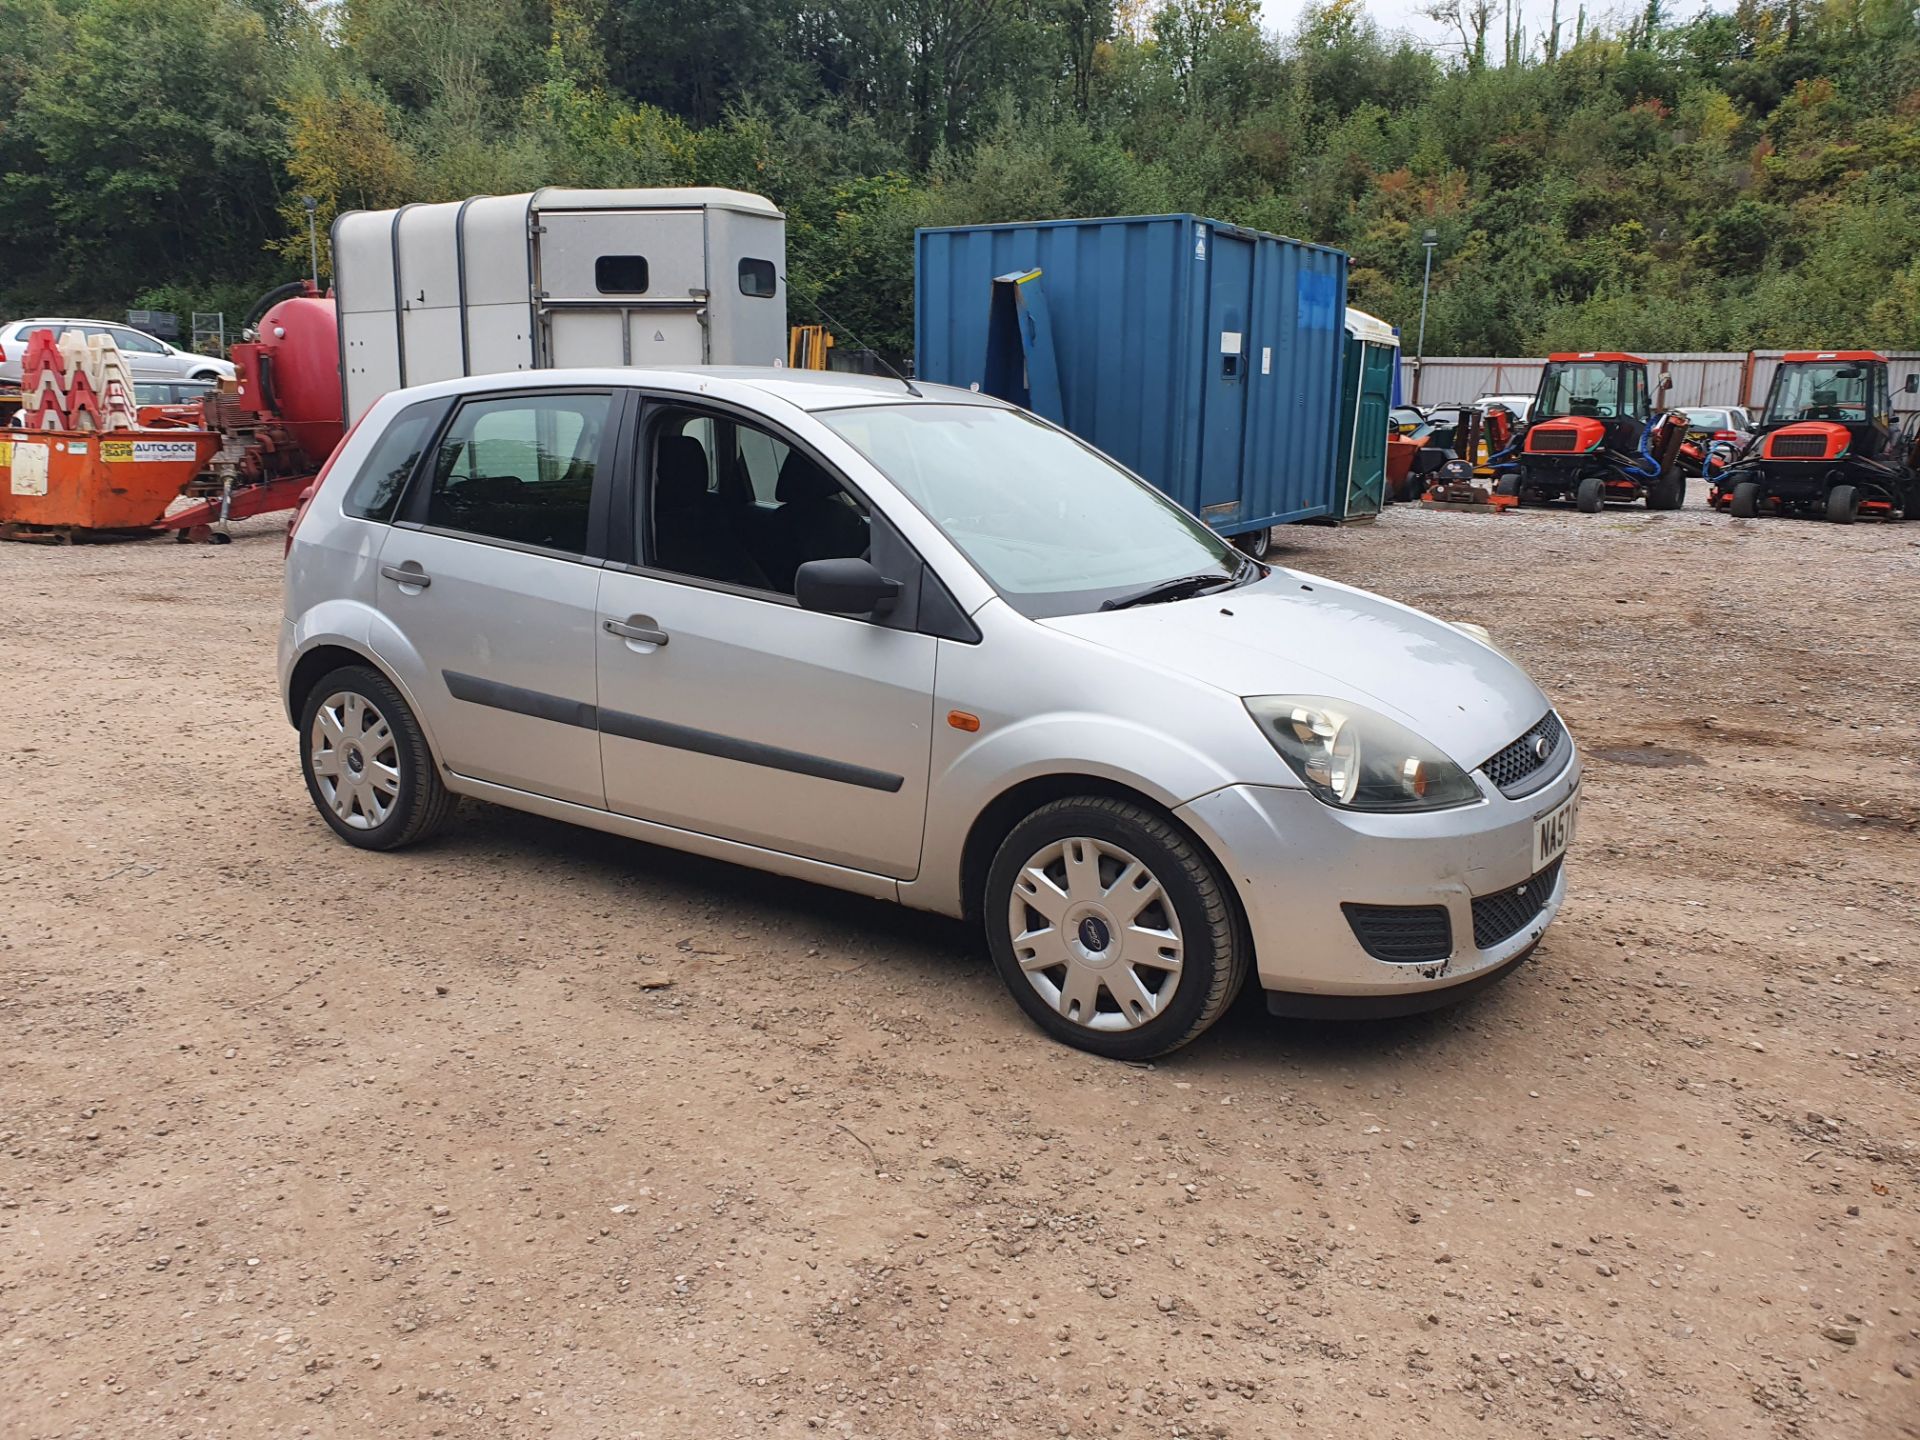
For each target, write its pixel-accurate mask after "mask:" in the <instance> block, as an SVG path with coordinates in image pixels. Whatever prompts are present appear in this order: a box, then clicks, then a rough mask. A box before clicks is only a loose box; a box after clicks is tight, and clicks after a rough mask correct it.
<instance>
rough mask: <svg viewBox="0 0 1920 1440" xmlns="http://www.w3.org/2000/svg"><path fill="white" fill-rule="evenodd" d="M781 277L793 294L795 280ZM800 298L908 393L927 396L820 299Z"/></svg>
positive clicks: (789, 292) (920, 396)
mask: <svg viewBox="0 0 1920 1440" xmlns="http://www.w3.org/2000/svg"><path fill="white" fill-rule="evenodd" d="M780 279H781V281H782V283H784V284H785V285H786V287H787V293H788V294H789V295H791V294H793V282H792V281H791V280H788V279H787V277H786V276H784V275H782V276H781V277H780ZM800 298H801V299H802V300H804V301H806V302H807V304H809V305H811V306H813V308H814V309H815V310H818V311H819V312H820V318H821V319H822V320H824V321H826V322H827V324H829V325H831V326H832V327H833V328H834V329H835V330H838V331H839V332H840V333H841V334H843V335H845V336H846V337H847V338H848V339H849V340H851V341H853V343H854V344H856V345H858V346H859V347H860V348H861V349H862V350H864V351H866V352H867V353H868V354H869V355H871V356H873V358H874V359H876V360H878V361H879V362H880V363H881V364H882V365H886V366H887V373H888V374H889V375H891V376H893V378H894V379H896V380H898V381H899V382H900V383H901V384H902V385H904V386H906V387H907V393H908V394H909V395H911V396H913V398H914V399H916V400H924V399H926V398H927V397H926V396H924V395H922V394H921V393H920V391H919V390H918V389H917V388H915V386H914V383H913V381H911V380H909V379H908V378H907V377H906V376H904V375H902V374H901V373H900V372H899V371H898V370H896V369H894V368H893V366H891V365H887V357H886V356H884V355H882V354H881V353H880V352H879V351H878V350H876V349H874V348H873V346H871V345H869V344H867V342H866V341H864V340H862V339H861V338H860V337H859V336H858V335H856V334H854V333H853V331H852V330H851V329H849V328H848V327H847V326H845V325H842V324H841V323H840V322H839V321H838V320H836V319H834V318H833V317H832V316H831V315H829V314H827V309H826V306H824V305H822V304H821V303H820V302H819V301H818V300H815V299H814V298H813V297H812V296H811V295H807V294H804V293H803V294H802V295H801V296H800Z"/></svg>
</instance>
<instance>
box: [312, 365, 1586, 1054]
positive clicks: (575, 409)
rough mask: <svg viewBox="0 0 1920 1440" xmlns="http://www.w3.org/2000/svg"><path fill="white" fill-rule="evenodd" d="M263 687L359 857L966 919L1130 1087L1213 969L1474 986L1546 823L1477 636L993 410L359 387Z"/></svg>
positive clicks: (916, 394)
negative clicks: (366, 399)
mask: <svg viewBox="0 0 1920 1440" xmlns="http://www.w3.org/2000/svg"><path fill="white" fill-rule="evenodd" d="M280 687H281V693H282V695H283V697H284V699H285V703H286V706H287V711H288V714H289V716H290V718H291V719H292V720H293V722H294V724H295V726H296V727H297V728H298V731H299V735H300V761H301V769H302V771H303V773H304V775H305V777H306V783H307V789H308V791H309V793H310V794H311V795H312V797H313V802H314V804H315V806H316V807H317V808H318V810H319V812H320V815H321V817H322V818H323V819H324V820H325V821H326V822H327V824H329V825H331V826H332V827H333V829H334V830H335V831H336V832H337V833H338V834H339V835H340V837H341V838H342V839H344V840H346V841H348V842H349V843H351V844H354V845H359V846H363V847H365V848H368V849H375V850H385V849H392V848H394V847H396V846H400V845H405V844H409V843H411V842H413V841H416V840H420V839H422V838H424V837H425V836H427V835H429V834H431V833H433V832H434V831H435V830H436V829H438V828H439V827H440V826H442V825H443V824H444V823H446V821H447V819H448V817H449V815H450V814H451V812H452V810H453V807H454V803H455V800H456V798H457V797H459V796H462V795H470V796H474V797H477V798H479V799H482V800H488V801H491V802H493V803H495V804H498V805H506V806H511V807H513V808H515V809H520V810H526V811H531V812H534V813H536V814H540V815H546V816H552V817H555V818H559V819H563V820H570V821H574V822H576V823H578V824H582V825H588V826H592V827H594V828H596V829H600V830H606V831H611V832H613V833H615V834H620V835H628V836H632V837H634V838H637V839H642V840H647V841H651V842H653V843H656V844H662V845H670V846H673V847H675V848H678V849H682V850H691V851H695V852H698V853H700V854H703V855H710V856H717V857H719V858H722V859H726V860H732V861H736V862H738V863H740V864H743V865H749V866H754V867H756V868H759V869H762V870H770V871H775V872H778V873H780V874H785V875H795V876H800V877H803V878H805V879H809V880H814V881H818V882H820V883H821V884H825V885H833V886H837V887H839V888H841V889H845V890H853V891H857V892H860V893H862V894H866V895H872V896H877V897H882V898H886V899H890V900H897V901H899V902H901V903H903V904H906V905H912V906H917V907H920V908H923V909H927V910H936V911H940V912H942V913H945V914H950V915H962V914H964V915H969V916H972V917H975V918H976V919H977V920H978V922H979V923H980V924H981V925H982V926H983V927H984V929H985V932H986V938H987V944H988V948H989V949H990V951H991V952H992V955H993V958H994V963H995V964H996V965H997V966H998V967H999V969H1000V973H1001V975H1002V976H1003V977H1004V978H1005V980H1006V982H1007V986H1008V988H1009V989H1010V990H1011V991H1012V992H1013V995H1014V998H1015V999H1016V1000H1017V1001H1018V1003H1019V1004H1020V1006H1021V1007H1022V1008H1023V1009H1024V1010H1025V1011H1026V1012H1027V1013H1028V1015H1030V1016H1031V1017H1032V1018H1033V1020H1034V1021H1035V1022H1036V1023H1037V1024H1039V1025H1040V1026H1041V1027H1042V1028H1044V1029H1046V1030H1047V1031H1049V1032H1050V1033H1052V1034H1053V1035H1055V1036H1057V1037H1058V1038H1060V1039H1062V1040H1065V1041H1067V1042H1068V1043H1070V1044H1073V1045H1078V1046H1080V1047H1082V1048H1084V1049H1087V1050H1091V1051H1094V1052H1096V1053H1098V1054H1101V1055H1108V1056H1114V1057H1119V1058H1123V1059H1143V1058H1146V1057H1149V1056H1154V1055H1160V1054H1164V1053H1165V1052H1167V1051H1169V1050H1173V1049H1175V1048H1177V1047H1178V1046H1181V1045H1184V1044H1186V1043H1187V1042H1188V1041H1190V1040H1192V1039H1193V1038H1194V1037H1195V1036H1196V1035H1198V1034H1199V1033H1200V1032H1201V1031H1203V1030H1205V1029H1206V1028H1207V1027H1208V1026H1209V1025H1211V1024H1212V1023H1213V1022H1214V1021H1215V1020H1216V1019H1218V1018H1219V1016H1220V1015H1221V1013H1222V1012H1223V1011H1224V1010H1225V1009H1226V1007H1227V1006H1228V1004H1229V1003H1231V1002H1232V1000H1233V999H1234V996H1235V995H1236V993H1237V992H1238V991H1239V989H1240V987H1241V985H1242V984H1243V982H1244V981H1245V980H1246V977H1247V975H1248V974H1249V972H1251V973H1252V974H1253V975H1254V976H1255V977H1256V978H1257V980H1258V983H1259V985H1260V986H1261V988H1262V989H1263V990H1264V991H1265V992H1266V1000H1267V1004H1268V1007H1269V1008H1270V1009H1271V1010H1273V1011H1274V1012H1275V1013H1278V1014H1286V1015H1306V1016H1344V1015H1378V1014H1390V1013H1405V1012H1409V1011H1414V1010H1421V1009H1426V1008H1430V1007H1433V1006H1436V1005H1441V1004H1445V1003H1447V1002H1449V1001H1452V1000H1455V999H1458V998H1461V997H1463V996H1465V995H1467V994H1468V993H1470V992H1472V991H1473V990H1476V989H1478V988H1480V987H1481V986H1482V985H1485V984H1487V983H1488V982H1490V981H1492V980H1495V979H1497V978H1499V977H1500V976H1502V975H1504V974H1506V973H1507V972H1508V971H1509V970H1512V969H1513V968H1514V967H1515V966H1517V965H1518V964H1519V963H1520V962H1521V960H1523V959H1524V958H1525V956H1526V955H1527V954H1528V952H1529V951H1530V950H1532V948H1533V947H1534V945H1535V944H1536V943H1537V942H1538V941H1539V939H1540V936H1541V934H1542V932H1543V931H1544V930H1545V929H1546V927H1547V925H1548V923H1549V922H1550V921H1551V920H1552V919H1553V917H1554V915H1555V913H1556V912H1557V911H1558V910H1559V908H1560V904H1561V902H1562V900H1563V898H1564V896H1565V894H1566V878H1565V875H1564V873H1563V868H1562V857H1563V855H1564V852H1565V851H1566V848H1567V844H1568V841H1569V840H1570V839H1571V837H1572V834H1573V828H1574V819H1575V815H1576V811H1577V808H1578V804H1579V786H1580V764H1579V760H1578V758H1577V756H1576V754H1575V750H1574V745H1573V741H1572V738H1571V737H1570V736H1569V735H1568V733H1567V731H1566V729H1565V727H1564V726H1563V725H1562V724H1561V722H1560V719H1559V717H1558V716H1557V715H1556V714H1555V713H1554V711H1553V708H1552V707H1551V705H1549V703H1548V701H1547V699H1546V697H1545V696H1544V695H1543V694H1542V693H1541V692H1540V690H1539V688H1538V687H1537V686H1536V685H1535V684H1534V683H1533V681H1532V680H1530V679H1529V678H1528V677H1527V675H1526V674H1525V672H1524V671H1522V670H1521V669H1520V667H1519V666H1518V665H1516V664H1515V663H1514V662H1513V661H1512V660H1510V659H1509V658H1508V657H1507V656H1505V655H1504V654H1502V653H1501V652H1500V651H1499V650H1498V649H1496V648H1495V647H1494V646H1493V645H1492V644H1491V643H1490V642H1489V640H1488V638H1487V636H1486V634H1485V632H1483V631H1480V630H1478V629H1476V628H1474V627H1471V626H1462V625H1451V624H1448V623H1446V622H1444V621H1441V620H1436V619H1434V618H1432V617H1430V616H1427V615H1423V614H1421V613H1420V612H1419V611H1417V610H1412V609H1409V608H1408V607H1406V606H1404V605H1399V604H1395V603H1394V602H1392V601H1390V600H1384V599H1382V598H1380V597H1379V596H1376V595H1371V594H1368V593H1367V592H1365V591H1362V590H1356V589H1353V588H1352V587H1350V586H1346V585H1339V584H1334V583H1332V582H1330V581H1327V580H1322V579H1319V578H1317V577H1315V576H1311V575H1305V574H1301V573H1298V572H1295V571H1289V570H1285V569H1280V568H1274V567H1270V566H1267V565H1263V564H1260V563H1258V562H1257V561H1254V560H1250V559H1248V558H1246V557H1244V556H1242V555H1240V554H1239V553H1238V552H1237V551H1235V550H1233V549H1232V548H1231V547H1229V546H1228V545H1226V544H1224V543H1223V542H1222V541H1221V540H1220V539H1219V538H1218V537H1216V536H1215V535H1214V534H1213V533H1212V532H1211V531H1210V530H1208V529H1207V527H1206V526H1205V525H1203V524H1201V523H1200V522H1199V521H1198V520H1196V519H1194V518H1193V517H1192V516H1191V515H1189V514H1187V513H1186V512H1185V511H1183V510H1181V509H1180V508H1179V507H1178V506H1176V505H1174V504H1173V503H1172V502H1170V501H1169V500H1167V499H1166V498H1165V497H1163V496H1162V495H1160V494H1159V493H1158V492H1157V491H1155V490H1153V489H1152V488H1151V487H1150V486H1148V485H1146V484H1145V483H1143V482H1142V481H1140V480H1139V479H1138V478H1136V477H1135V476H1133V475H1132V474H1130V473H1129V472H1128V471H1126V470H1124V469H1122V468H1121V467H1120V466H1119V465H1117V464H1115V463H1114V462H1113V461H1111V460H1109V459H1107V458H1106V457H1105V456H1103V455H1101V454H1100V453H1099V452H1098V451H1096V450H1094V449H1092V448H1090V447H1089V446H1087V445H1085V444H1083V443H1082V442H1080V441H1079V440H1076V439H1075V438H1074V437H1072V436H1071V435H1068V434H1066V433H1065V432H1063V431H1061V430H1058V429H1056V428H1054V427H1052V426H1050V425H1048V424H1046V423H1045V422H1043V421H1041V420H1038V419H1036V418H1035V417H1034V416H1032V415H1030V414H1027V413H1026V412H1025V411H1022V410H1019V409H1016V408H1013V407H1011V406H1008V405H1005V404H1002V403H1000V402H999V401H995V400H991V399H988V398H986V397H984V396H981V395H977V394H973V393H970V392H967V391H959V390H948V389H942V388H939V387H935V386H922V387H919V388H909V387H908V386H906V385H904V384H902V383H900V382H897V381H884V380H875V379H868V378H863V377H854V376H841V375H829V374H821V373H810V372H799V371H792V370H779V369H771V370H728V369H716V370H697V371H685V372H674V371H665V370H660V371H655V370H630V369H628V370H590V371H542V372H535V373H521V374H513V375H492V376H476V377H473V378H470V379H464V380H457V381H452V382H448V383H445V384H439V385H431V386H425V387H422V388H419V389H414V390H405V391H400V392H396V393H394V394H391V395H388V396H386V397H384V398H383V399H381V400H380V401H379V402H378V403H377V404H376V405H374V407H373V408H372V409H371V410H370V411H369V412H368V413H367V414H366V415H365V416H364V417H363V418H362V420H361V422H360V424H359V425H358V426H357V427H356V428H355V429H354V430H353V432H352V433H351V434H350V435H349V436H348V438H347V440H346V441H345V442H344V443H343V444H342V445H341V447H340V449H339V450H338V451H337V452H336V454H335V455H334V457H333V460H332V461H331V462H330V464H329V466H328V468H327V470H326V471H325V472H324V474H323V475H322V477H321V479H320V481H319V482H318V484H317V485H316V487H315V489H314V492H313V494H312V496H311V498H310V499H309V500H308V502H307V503H306V505H305V506H304V507H303V508H302V510H301V511H300V513H299V514H298V515H297V516H296V517H295V520H294V525H293V528H292V530H291V532H290V538H289V553H288V563H287V576H286V618H285V622H284V624H283V626H282V629H281V636H280Z"/></svg>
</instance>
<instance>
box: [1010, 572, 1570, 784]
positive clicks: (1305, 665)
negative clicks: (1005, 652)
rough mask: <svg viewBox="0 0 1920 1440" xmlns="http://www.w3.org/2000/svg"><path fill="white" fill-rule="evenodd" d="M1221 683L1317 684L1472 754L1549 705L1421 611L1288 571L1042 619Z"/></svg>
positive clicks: (1298, 689) (1482, 649) (1467, 639)
mask: <svg viewBox="0 0 1920 1440" xmlns="http://www.w3.org/2000/svg"><path fill="white" fill-rule="evenodd" d="M1040 623H1042V624H1044V625H1046V626H1048V627H1049V628H1051V629H1054V630H1057V631H1060V632H1062V633H1065V634H1068V635H1073V636H1077V637H1078V638H1080V639H1082V640H1086V641H1090V642H1092V643H1093V644H1096V645H1100V646H1104V647H1106V648H1108V649H1111V650H1114V651H1117V652H1119V653H1120V654H1123V655H1130V656H1134V657H1136V658H1138V659H1139V660H1142V661H1144V662H1146V663H1148V664H1151V665H1154V666H1158V667H1163V668H1165V669H1167V670H1172V671H1176V672H1178V673H1180V674H1183V675H1187V676H1190V677H1192V678H1193V679H1196V680H1199V681H1202V682H1203V683H1206V684H1209V685H1213V686H1216V687H1218V688H1219V689H1222V690H1225V691H1227V692H1229V693H1230V694H1234V695H1240V696H1252V695H1324V696H1328V697H1330V698H1333V699H1343V700H1349V701H1352V702H1355V703H1358V704H1362V705H1366V706H1368V707H1370V708H1371V709H1374V710H1377V711H1378V712H1380V713H1381V714H1383V715H1386V716H1388V717H1389V718H1391V719H1393V720H1397V721H1399V722H1400V723H1401V724H1402V725H1405V726H1407V727H1408V728H1409V729H1411V730H1413V731H1414V732H1415V733H1416V734H1419V735H1422V736H1424V737H1425V738H1426V739H1427V740H1429V741H1431V742H1432V743H1433V744H1435V745H1438V746H1439V747H1440V748H1441V749H1442V750H1443V751H1445V752H1446V754H1447V755H1448V756H1450V757H1451V758H1452V759H1453V760H1455V761H1456V762H1458V763H1459V764H1461V765H1464V766H1469V767H1471V766H1477V765H1479V764H1480V763H1481V762H1483V761H1484V760H1486V759H1487V757H1489V756H1490V755H1492V754H1493V753H1494V752H1495V751H1497V750H1499V749H1500V748H1501V747H1502V746H1504V745H1506V744H1508V743H1509V742H1510V741H1512V740H1513V739H1514V738H1515V737H1516V736H1518V735H1520V734H1521V733H1522V732H1524V731H1525V730H1526V729H1527V728H1528V727H1529V726H1531V725H1532V724H1533V723H1534V722H1535V721H1536V720H1538V719H1539V718H1540V717H1541V716H1542V715H1543V714H1545V713H1546V710H1547V699H1546V696H1545V695H1543V694H1542V693H1541V691H1540V688H1539V687H1538V686H1537V685H1535V684H1534V683H1533V681H1532V680H1531V679H1530V678H1528V676H1527V673H1526V672H1525V671H1524V670H1522V669H1521V668H1520V667H1519V666H1518V665H1516V664H1514V663H1513V662H1512V661H1511V660H1509V659H1507V657H1506V656H1504V655H1502V654H1501V653H1500V652H1499V651H1498V650H1495V649H1493V648H1492V647H1491V646H1489V645H1486V644H1484V643H1482V642H1481V641H1480V640H1477V639H1475V638H1474V637H1472V636H1470V635H1467V634H1465V633H1463V632H1461V631H1459V630H1456V629H1455V628H1454V627H1453V626H1451V625H1449V624H1447V623H1445V622H1444V621H1441V620H1436V619H1435V618H1434V617H1432V616H1431V615H1425V614H1422V613H1421V612H1420V611H1418V610H1414V609H1412V608H1410V607H1408V606H1405V605H1400V604H1397V603H1396V602H1394V601H1392V600H1388V599H1386V598H1384V597H1382V596H1379V595H1374V594H1370V593H1369V592H1367V591H1365V590H1356V589H1354V588H1352V587H1351V586H1346V585H1341V584H1338V583H1336V582H1334V581H1331V580H1323V579H1321V578H1320V577H1318V576H1315V575H1307V574H1303V573H1301V572H1298V571H1291V570H1279V569H1276V570H1274V571H1273V572H1272V574H1270V575H1269V576H1268V577H1267V578H1266V579H1264V580H1261V581H1258V582H1256V583H1254V584H1252V585H1246V586H1242V587H1240V588H1239V589H1235V590H1223V591H1218V592H1216V593H1214V594H1211V595H1202V596H1197V597H1195V598H1193V599H1190V600H1179V601H1172V602H1169V603H1164V604H1151V605H1139V606H1134V607H1132V608H1130V609H1125V610H1112V611H1105V612H1096V613H1093V614H1086V615H1061V616H1056V617H1054V618H1051V619H1048V620H1044V621H1042V622H1040Z"/></svg>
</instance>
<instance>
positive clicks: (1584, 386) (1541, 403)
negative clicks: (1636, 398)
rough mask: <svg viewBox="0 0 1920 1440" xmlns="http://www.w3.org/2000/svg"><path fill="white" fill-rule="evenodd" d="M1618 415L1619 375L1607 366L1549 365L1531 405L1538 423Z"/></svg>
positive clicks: (1601, 418) (1619, 409) (1610, 418)
mask: <svg viewBox="0 0 1920 1440" xmlns="http://www.w3.org/2000/svg"><path fill="white" fill-rule="evenodd" d="M1620 413H1621V408H1620V371H1619V369H1618V368H1617V367H1615V366H1613V365H1606V364H1598V365H1583V364H1564V365H1549V366H1548V367H1547V372H1546V375H1545V376H1544V377H1543V378H1542V379H1541V382H1540V396H1539V399H1538V401H1537V402H1536V403H1535V405H1534V418H1535V419H1539V420H1545V419H1549V418H1552V417H1557V416H1562V415H1589V416H1592V417H1593V418H1595V419H1599V420H1612V419H1614V418H1616V417H1617V416H1619V415H1620Z"/></svg>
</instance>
